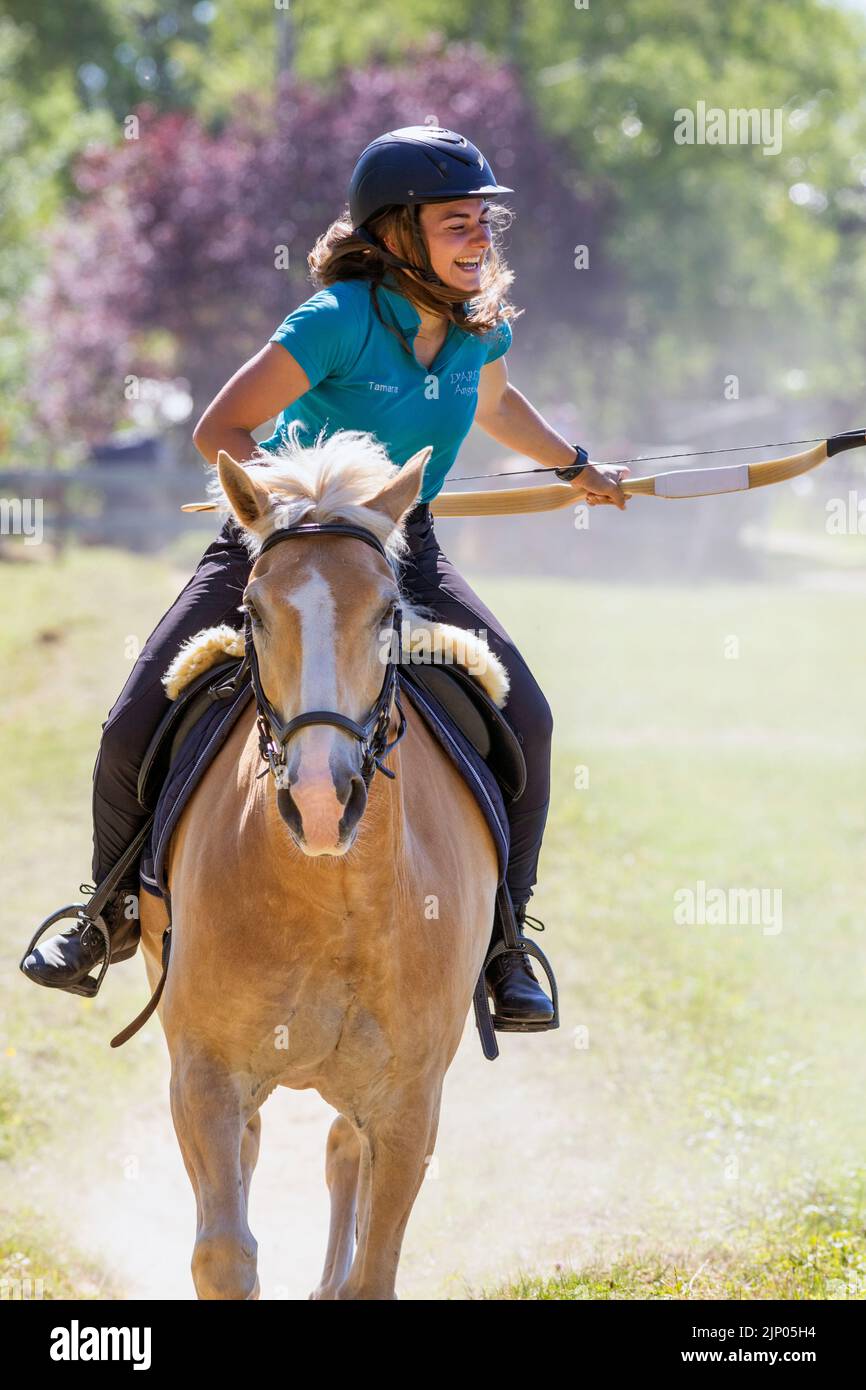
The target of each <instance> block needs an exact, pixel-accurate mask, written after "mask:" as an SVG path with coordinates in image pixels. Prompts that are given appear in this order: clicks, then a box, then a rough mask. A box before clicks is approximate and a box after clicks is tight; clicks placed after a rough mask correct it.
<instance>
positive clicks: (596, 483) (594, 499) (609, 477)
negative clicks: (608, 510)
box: [570, 463, 630, 511]
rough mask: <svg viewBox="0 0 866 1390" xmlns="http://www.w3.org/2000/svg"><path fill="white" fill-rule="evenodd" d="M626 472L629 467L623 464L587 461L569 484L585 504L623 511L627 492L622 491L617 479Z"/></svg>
mask: <svg viewBox="0 0 866 1390" xmlns="http://www.w3.org/2000/svg"><path fill="white" fill-rule="evenodd" d="M628 472H630V469H628V468H626V467H625V466H623V465H617V464H613V463H588V464H587V465H586V467H585V468H583V469H582V470H581V471H580V473H578V475H577V477H576V478H572V480H571V484H570V486H571V487H573V488H574V490H575V492H577V493H580V494H582V496H583V499H584V501H585V502H586V504H587V506H590V507H619V509H620V511H625V506H626V503H627V501H628V494H627V493H625V492H623V490H622V488H621V487H620V486H619V481H620V478H624V477H625V475H626V473H628Z"/></svg>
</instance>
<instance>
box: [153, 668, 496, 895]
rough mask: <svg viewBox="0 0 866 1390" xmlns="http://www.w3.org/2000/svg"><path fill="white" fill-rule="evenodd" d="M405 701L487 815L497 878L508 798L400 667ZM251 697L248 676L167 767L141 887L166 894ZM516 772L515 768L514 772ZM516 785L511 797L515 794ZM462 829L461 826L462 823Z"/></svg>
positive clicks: (444, 713)
mask: <svg viewBox="0 0 866 1390" xmlns="http://www.w3.org/2000/svg"><path fill="white" fill-rule="evenodd" d="M398 688H399V691H400V697H401V700H404V699H405V700H408V701H409V702H410V703H411V704H412V705H413V707H414V708H415V709H416V710H417V712H418V713H419V714H420V715H421V717H422V718H423V720H424V722H425V724H426V725H427V727H428V728H429V729H430V731H431V732H432V733H433V734H434V736H435V737H436V738H437V740H438V741H439V743H440V744H441V746H442V747H443V748H444V750H445V752H446V753H447V754H448V757H449V758H450V759H451V761H452V762H453V763H454V765H455V767H457V768H458V769H459V771H460V773H461V774H462V776H463V778H464V780H465V781H466V784H467V786H468V787H469V788H470V790H471V791H472V794H473V795H474V797H475V799H476V801H477V802H478V805H479V807H480V809H481V811H482V814H483V815H484V818H485V820H486V822H487V825H488V827H489V829H490V833H491V835H492V836H493V840H494V843H495V845H496V850H497V855H498V859H499V882H500V883H502V882H503V880H504V878H505V871H506V867H507V864H508V851H509V827H508V817H507V813H506V809H505V798H504V796H503V791H502V788H501V787H500V785H499V782H498V781H497V778H496V775H495V773H494V771H493V770H492V769H491V767H490V766H489V764H488V763H487V762H486V761H485V759H484V758H483V757H482V756H481V754H480V753H479V752H478V750H477V748H476V747H474V745H473V744H472V743H471V742H470V740H469V739H468V738H467V737H466V735H465V734H464V733H463V732H462V730H461V729H460V728H459V727H458V725H457V724H456V723H455V721H454V719H453V718H452V717H451V715H450V714H449V713H448V710H447V709H446V708H444V707H443V705H442V704H441V703H439V702H438V701H437V700H436V698H435V697H434V696H433V695H432V694H431V693H430V691H429V690H426V689H424V687H423V686H422V684H421V683H420V682H419V681H417V680H412V678H411V675H404V672H403V670H400V671H399V672H398ZM251 698H252V687H251V685H250V683H249V681H247V682H246V683H245V684H244V685H243V686H242V687H241V688H240V690H239V691H238V692H237V694H235V695H234V696H233V697H231V698H228V699H223V700H218V701H215V702H212V703H210V704H209V705H208V706H207V708H206V709H205V711H204V713H203V714H202V716H201V717H200V718H199V719H198V720H197V721H196V723H195V724H194V725H193V727H192V728H191V729H189V730H188V732H187V733H186V736H185V738H184V740H183V742H182V744H181V746H180V748H179V749H177V748H176V749H175V754H174V759H173V761H172V764H171V767H170V768H169V769H168V772H167V775H166V778H165V782H164V785H163V787H162V789H161V791H160V792H159V795H158V797H157V798H156V807H155V811H154V821H153V827H152V829H151V834H150V841H149V843H148V845H147V847H146V849H145V851H144V853H143V855H142V861H141V868H140V874H141V883H142V887H143V888H144V889H145V890H146V891H147V892H149V893H152V894H154V896H156V897H167V896H168V882H167V878H166V860H167V856H168V847H169V842H170V840H171V835H172V833H173V831H174V829H175V827H176V825H177V823H178V821H179V819H180V817H181V815H182V814H183V811H184V808H185V807H186V805H187V803H188V802H189V799H190V797H191V796H192V794H193V792H194V791H195V790H196V788H197V787H198V785H199V783H200V782H201V779H202V777H203V776H204V774H205V772H206V771H207V769H208V768H209V767H210V765H211V763H212V762H213V760H214V758H215V757H216V755H217V753H218V752H219V750H220V749H221V748H222V746H223V744H224V743H225V741H226V739H227V738H228V736H229V734H230V733H231V731H232V729H233V728H234V726H235V724H236V723H237V721H238V719H239V718H240V716H241V714H242V713H243V712H244V710H245V709H246V708H247V706H248V705H249V703H250V700H251ZM515 776H516V773H515ZM512 792H513V787H510V788H509V791H508V793H507V794H508V796H509V799H513V798H512ZM458 831H459V828H458Z"/></svg>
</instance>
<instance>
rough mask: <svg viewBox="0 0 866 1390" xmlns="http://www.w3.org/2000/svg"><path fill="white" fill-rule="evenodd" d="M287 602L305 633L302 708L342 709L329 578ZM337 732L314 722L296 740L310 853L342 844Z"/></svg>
mask: <svg viewBox="0 0 866 1390" xmlns="http://www.w3.org/2000/svg"><path fill="white" fill-rule="evenodd" d="M288 601H289V602H290V603H291V604H292V605H293V606H294V608H295V609H296V610H297V612H298V618H299V621H300V631H301V689H300V705H299V708H300V709H301V710H304V711H306V710H313V709H326V710H339V709H340V703H339V693H338V688H337V685H338V683H337V605H336V602H335V599H334V594H333V591H332V589H331V586H330V584H329V583H328V581H327V579H325V577H324V576H323V575H321V574H319V573H317V572H315V573H312V574H311V575H310V576H309V577H308V578H307V579H305V580H304V582H303V583H302V584H300V585H297V586H296V587H294V588H293V589H292V592H291V594H290V595H289V597H288ZM337 733H338V730H337V729H335V728H333V727H332V726H331V725H329V724H312V725H310V726H309V727H308V728H306V729H301V730H300V731H299V732H298V733H297V734H296V735H295V737H294V739H293V742H296V744H297V748H298V752H299V755H300V757H299V762H298V766H297V778H296V780H295V782H294V783H293V785H292V799H293V801H294V803H295V805H296V806H297V808H298V811H299V812H300V815H301V819H302V821H303V827H304V840H305V842H306V847H307V849H308V851H309V852H310V853H317V852H318V853H326V852H327V851H328V850H329V849H333V848H335V847H336V845H337V841H338V835H339V831H338V826H339V822H340V819H341V818H342V815H343V810H344V807H343V805H342V803H341V802H340V801H339V799H338V797H337V792H336V788H335V786H334V778H333V772H332V769H331V763H330V759H331V751H332V748H333V745H334V741H335V739H336V737H337Z"/></svg>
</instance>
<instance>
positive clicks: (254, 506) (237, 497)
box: [217, 449, 268, 526]
mask: <svg viewBox="0 0 866 1390" xmlns="http://www.w3.org/2000/svg"><path fill="white" fill-rule="evenodd" d="M217 473H218V474H219V480H220V486H221V487H222V490H223V492H224V493H225V495H226V500H227V501H228V504H229V506H230V507H231V509H232V511H233V512H234V514H235V516H236V517H237V519H238V521H239V522H240V524H241V526H254V525H255V523H256V522H257V521H260V520H261V518H262V517H263V516H264V514H265V512H266V510H267V505H268V500H267V493H266V492H265V490H264V488H262V487H259V486H257V484H256V483H254V482H253V480H252V478H251V477H250V475H249V473H248V472H247V470H246V469H245V468H242V467H241V465H240V464H239V463H235V461H234V459H233V458H232V456H231V454H228V453H226V451H225V449H220V451H219V453H218V454H217Z"/></svg>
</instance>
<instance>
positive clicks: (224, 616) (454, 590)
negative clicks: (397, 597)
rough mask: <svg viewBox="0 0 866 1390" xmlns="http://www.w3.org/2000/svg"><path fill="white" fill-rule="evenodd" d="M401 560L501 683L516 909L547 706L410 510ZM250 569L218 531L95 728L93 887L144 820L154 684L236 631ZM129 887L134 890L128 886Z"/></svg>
mask: <svg viewBox="0 0 866 1390" xmlns="http://www.w3.org/2000/svg"><path fill="white" fill-rule="evenodd" d="M405 529H406V536H407V539H408V540H409V544H410V553H409V555H408V556H407V558H406V560H405V561H404V563H403V565H402V566H401V570H400V584H401V588H402V590H403V592H404V593H405V595H406V597H407V599H408V600H409V601H410V602H413V603H416V604H419V605H421V604H423V605H425V606H426V607H428V608H429V609H430V610H431V611H432V612H433V613H434V615H435V617H436V618H437V619H438V620H439V621H440V622H445V623H453V624H454V625H455V626H456V627H462V628H471V629H473V630H476V631H477V630H479V629H480V630H481V631H482V634H483V635H484V636H485V637H486V640H487V642H488V644H489V646H490V647H491V648H492V649H493V651H494V652H495V653H496V655H497V656H498V657H499V658H500V659H501V660H502V662H503V663H504V665H505V667H506V669H507V671H508V674H509V676H510V682H511V683H510V689H509V694H508V701H507V703H506V705H505V706H504V710H503V713H504V714H505V716H506V718H507V719H508V720H509V723H510V724H511V725H512V727H513V728H514V730H515V732H516V734H517V736H518V738H519V740H520V742H521V744H522V745H523V751H524V756H525V758H526V766H527V782H526V788H525V790H524V792H523V795H522V796H521V797H520V799H519V800H518V801H517V802H515V803H514V804H513V805H512V806H511V807H510V809H509V823H510V828H511V854H510V857H509V861H508V873H507V883H508V888H509V891H510V893H511V897H512V899H513V901H514V902H515V903H519V902H525V901H526V900H527V899H528V898H530V897H531V896H532V888H533V885H534V884H535V882H536V879H537V869H538V856H539V853H540V850H541V840H542V836H543V834H544V825H545V821H546V819H547V810H548V804H549V798H550V743H551V735H552V730H553V719H552V715H551V711H550V707H549V705H548V703H547V700H546V699H545V697H544V695H543V694H542V691H541V689H540V688H539V686H538V684H537V682H536V680H535V678H534V677H533V675H532V673H531V671H530V670H529V667H528V666H527V665H526V663H525V661H524V660H523V658H522V656H521V655H520V653H519V651H518V650H517V648H516V646H515V645H514V643H513V641H512V640H511V638H510V637H509V636H508V633H507V632H506V631H505V629H504V628H503V627H502V625H501V623H499V622H498V620H497V619H496V618H495V617H494V616H493V614H492V613H491V612H490V610H489V609H488V608H486V607H485V605H484V604H483V603H482V602H481V600H480V599H479V598H478V596H477V594H475V593H474V592H473V591H472V589H470V587H469V585H468V584H467V583H466V581H465V579H463V578H462V576H461V575H460V574H458V572H457V570H456V569H455V568H454V566H453V565H452V563H451V561H450V560H449V559H448V558H447V556H446V555H444V554H443V552H442V551H441V550H440V548H439V544H438V541H437V539H436V535H435V532H434V529H433V519H432V517H431V515H430V509H429V507H428V506H426V505H423V504H422V505H419V506H417V507H415V509H414V510H413V511H412V513H411V514H410V516H409V518H408V519H407V521H406V525H405ZM249 572H250V560H249V556H248V554H247V551H246V549H245V547H244V545H243V543H242V541H241V540H240V535H239V532H238V530H237V528H236V527H235V526H234V524H233V523H232V522H226V523H225V525H224V526H223V528H222V530H221V531H220V533H219V535H218V536H217V537H216V539H215V540H214V541H213V543H212V544H211V545H209V546H208V548H207V550H206V551H205V553H204V555H203V556H202V558H201V560H200V562H199V564H198V567H197V569H196V571H195V573H194V574H193V576H192V578H191V579H190V580H189V583H188V584H186V585H185V587H184V588H183V589H182V590H181V592H180V594H179V595H178V597H177V598H176V599H175V601H174V603H173V604H172V606H171V608H170V609H169V610H168V612H167V613H166V614H165V615H164V616H163V618H162V619H161V620H160V622H159V623H158V624H157V626H156V627H155V628H154V630H153V632H152V633H151V635H150V637H149V638H148V639H147V642H146V643H145V646H144V648H143V650H142V652H141V655H140V656H139V658H138V660H137V662H136V664H135V666H134V667H133V670H132V672H131V673H130V676H129V679H128V680H127V682H126V684H125V686H124V687H123V689H122V691H121V692H120V695H119V697H118V699H117V701H116V703H115V704H114V705H113V707H112V709H111V711H110V713H109V715H108V719H107V720H106V722H105V723H104V724H103V726H102V741H101V744H100V749H99V754H98V756H97V759H96V766H95V767H94V771H93V881H94V883H96V884H98V883H100V882H101V880H102V879H103V878H104V877H105V876H106V874H107V873H109V871H110V870H111V869H112V868H113V866H114V865H115V864H116V862H117V860H118V859H119V858H120V856H121V854H122V853H123V851H124V850H125V849H126V847H127V845H128V844H129V843H130V841H131V840H132V839H133V838H134V836H135V834H136V833H137V831H138V830H139V829H140V828H141V826H142V824H143V822H144V820H145V819H146V813H145V812H143V811H142V809H141V807H140V805H139V803H138V798H137V794H136V791H137V783H138V771H139V768H140V766H141V763H142V760H143V758H144V754H145V752H146V750H147V747H148V744H149V743H150V740H151V738H152V736H153V733H154V730H155V729H156V727H157V725H158V724H159V722H160V720H161V719H162V716H163V715H164V714H165V712H166V710H167V709H168V708H169V704H170V701H169V700H168V697H167V696H166V694H165V691H164V689H163V686H162V682H161V677H162V675H163V673H164V672H165V670H166V669H167V667H168V665H169V663H170V662H171V660H172V658H173V656H174V655H175V653H176V652H177V650H178V647H179V646H180V645H181V643H182V642H184V641H186V639H187V638H188V637H192V636H193V634H194V633H196V632H198V631H200V629H201V628H204V627H213V626H215V625H217V624H218V623H228V624H230V625H231V626H232V627H240V626H241V614H240V612H239V609H240V603H241V597H242V595H243V592H244V589H245V587H246V583H247V579H248V577H249ZM123 886H125V887H126V886H128V887H130V888H133V889H134V888H136V887H137V884H136V883H135V882H132V881H131V882H130V883H129V884H128V885H123Z"/></svg>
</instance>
